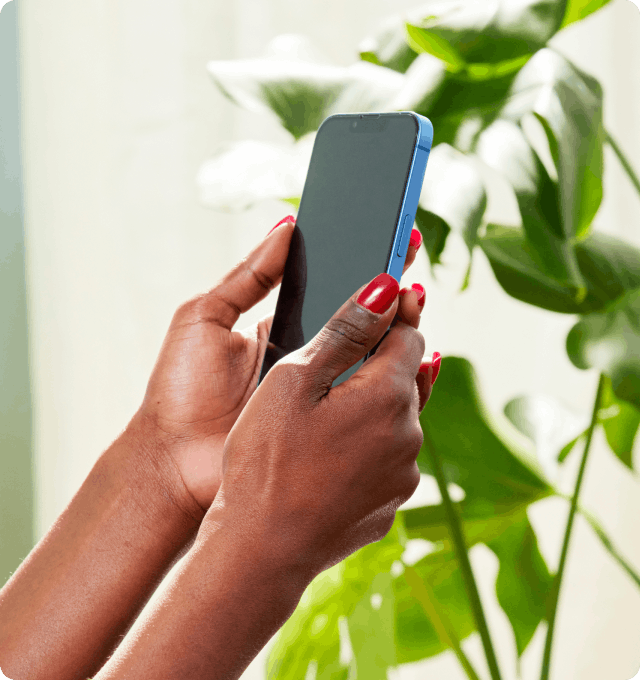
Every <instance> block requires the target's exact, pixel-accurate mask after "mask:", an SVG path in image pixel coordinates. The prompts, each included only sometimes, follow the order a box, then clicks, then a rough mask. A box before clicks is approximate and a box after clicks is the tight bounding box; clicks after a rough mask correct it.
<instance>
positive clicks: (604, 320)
mask: <svg viewBox="0 0 640 680" xmlns="http://www.w3.org/2000/svg"><path fill="white" fill-rule="evenodd" d="M567 353H568V354H569V358H570V359H571V361H572V362H573V363H574V364H575V365H576V366H577V367H578V368H582V369H587V368H592V367H595V368H597V369H598V370H599V371H600V372H602V373H606V374H607V375H608V376H609V377H610V378H611V383H612V386H613V392H614V394H615V396H616V397H617V398H618V399H621V400H624V401H627V402H629V403H631V404H633V406H635V407H636V409H640V289H635V290H631V291H629V292H627V293H625V294H624V295H622V296H621V297H620V298H618V299H617V300H615V301H613V302H612V303H610V304H609V305H608V306H607V307H606V308H605V309H603V310H602V311H600V312H593V313H592V314H588V315H587V316H585V317H583V318H582V319H581V320H580V321H578V323H577V324H576V325H575V326H574V327H573V328H572V329H571V331H569V335H568V336H567Z"/></svg>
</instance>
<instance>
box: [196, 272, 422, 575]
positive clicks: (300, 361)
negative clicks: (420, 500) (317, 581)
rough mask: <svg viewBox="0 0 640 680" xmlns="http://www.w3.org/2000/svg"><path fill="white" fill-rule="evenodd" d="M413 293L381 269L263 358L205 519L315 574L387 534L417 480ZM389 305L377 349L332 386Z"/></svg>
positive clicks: (417, 350)
mask: <svg viewBox="0 0 640 680" xmlns="http://www.w3.org/2000/svg"><path fill="white" fill-rule="evenodd" d="M420 288H421V287H420ZM419 295H420V293H419V292H418V295H413V294H411V295H404V296H398V284H397V282H396V281H395V279H393V278H392V277H391V276H389V275H388V274H381V275H380V276H378V277H376V278H375V279H374V280H373V281H372V282H370V283H369V284H367V286H364V287H363V288H362V289H360V290H359V291H358V292H356V293H355V294H354V295H353V296H352V297H351V298H350V299H349V300H348V301H347V302H346V303H345V304H344V305H343V306H342V307H341V308H340V309H339V310H338V312H337V313H336V314H335V315H334V316H333V317H332V318H331V320H330V321H329V322H328V323H327V324H326V326H325V327H324V328H323V329H322V330H321V331H320V332H319V333H318V335H317V336H316V337H315V338H314V339H313V340H312V341H311V342H309V343H308V344H307V345H305V346H304V347H302V348H301V349H299V350H297V351H295V352H292V353H291V354H289V355H288V356H287V357H285V358H284V359H281V360H280V361H279V362H278V363H277V364H276V365H275V366H274V367H273V368H272V369H271V371H270V372H269V373H268V374H267V376H266V377H265V379H264V381H263V382H262V384H261V385H260V386H259V388H258V389H257V390H256V392H255V393H254V394H253V395H252V397H251V399H250V400H249V401H248V403H247V404H246V406H245V408H244V410H243V411H242V413H241V415H240V417H239V418H238V420H237V421H236V423H235V425H234V426H233V428H232V430H231V431H230V433H229V436H228V438H227V441H226V444H225V448H224V457H223V479H222V486H221V488H220V491H219V492H218V495H217V496H216V499H215V501H214V503H213V505H212V506H211V508H210V510H209V513H208V516H209V519H210V521H211V522H212V524H216V525H217V524H218V523H219V521H220V519H221V518H222V521H223V522H224V523H226V524H227V523H228V524H229V525H230V526H231V527H232V530H233V532H234V535H235V536H237V537H238V538H240V537H243V538H245V539H247V541H248V543H247V544H248V545H252V546H255V548H256V549H259V551H260V555H261V556H265V554H266V556H267V557H269V558H270V557H272V558H273V559H274V560H277V561H278V563H279V564H284V565H287V566H289V567H297V568H301V569H302V570H303V573H304V574H306V575H308V576H309V577H311V578H313V576H315V575H316V574H318V573H320V572H321V571H323V570H324V569H327V568H328V567H330V566H332V565H334V564H336V563H338V562H340V561H341V560H342V559H344V558H345V557H347V555H349V554H351V553H352V552H355V551H356V550H358V549H359V548H361V547H362V546H364V545H366V544H367V543H371V542H373V541H378V540H380V539H381V538H383V537H384V536H385V535H386V534H387V532H388V531H389V530H390V528H391V526H392V524H393V521H394V518H395V512H396V510H397V508H398V507H399V506H400V505H401V504H402V503H403V502H404V501H406V500H407V499H408V498H409V497H410V496H411V495H412V494H413V492H414V491H415V489H416V487H417V485H418V482H419V480H420V473H419V470H418V466H417V464H416V457H417V455H418V452H419V450H420V447H421V445H422V439H423V435H422V429H421V427H420V423H419V419H418V417H419V414H420V411H421V410H422V408H423V407H424V404H425V402H426V401H427V399H428V397H429V394H430V391H431V382H432V380H431V379H430V378H431V373H432V370H431V368H430V364H425V363H424V362H422V357H423V353H424V339H423V337H422V335H421V333H420V332H419V331H418V330H417V325H418V323H417V321H418V316H419V311H420V309H421V306H420V307H419V304H418V297H419ZM422 296H424V293H422ZM421 301H422V302H423V301H424V297H422V300H421ZM399 306H400V307H401V308H400V309H399ZM397 312H398V316H397V317H396V313H397ZM394 317H396V318H395V322H394V325H393V327H392V328H391V329H390V331H389V333H388V335H387V336H386V337H385V339H384V340H383V341H382V343H381V344H380V346H379V347H378V349H377V351H376V353H375V354H374V355H373V357H372V358H370V359H369V360H367V361H366V362H365V363H364V364H363V365H362V366H361V367H360V368H359V369H358V371H357V372H356V373H355V374H353V375H352V376H351V377H350V378H349V379H348V380H346V381H344V382H343V383H341V384H339V385H337V386H336V387H332V383H333V381H334V380H335V379H336V378H337V377H338V376H339V375H341V374H342V373H343V372H344V371H345V370H347V369H348V368H349V367H351V366H353V365H354V364H355V363H356V362H357V361H359V360H360V359H362V358H363V357H364V356H365V355H366V354H367V352H369V350H371V348H372V347H374V345H376V343H377V342H378V341H379V340H380V338H381V337H382V336H383V335H384V333H385V331H386V330H387V328H388V327H389V325H390V324H391V323H392V321H394ZM421 364H422V366H421ZM419 371H420V372H419ZM433 372H435V371H433ZM207 520H208V518H207V517H205V519H204V522H203V526H202V531H201V536H206V534H207V529H206V526H207Z"/></svg>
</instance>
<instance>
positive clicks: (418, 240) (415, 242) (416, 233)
mask: <svg viewBox="0 0 640 680" xmlns="http://www.w3.org/2000/svg"><path fill="white" fill-rule="evenodd" d="M409 245H410V246H413V247H414V248H419V247H420V246H421V245H422V234H421V233H420V230H419V229H416V228H415V227H414V228H413V229H412V230H411V238H410V239H409Z"/></svg>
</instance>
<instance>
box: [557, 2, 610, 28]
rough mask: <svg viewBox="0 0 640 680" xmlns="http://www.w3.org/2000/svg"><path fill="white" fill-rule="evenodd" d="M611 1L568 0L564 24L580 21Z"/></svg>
mask: <svg viewBox="0 0 640 680" xmlns="http://www.w3.org/2000/svg"><path fill="white" fill-rule="evenodd" d="M608 3H609V0H568V2H567V9H566V11H565V15H564V19H563V21H562V26H561V27H560V28H564V27H565V26H568V25H569V24H572V23H574V22H575V21H580V19H584V18H585V17H588V16H589V15H590V14H592V13H593V12H595V11H596V10H599V9H600V8H601V7H604V6H605V5H606V4H608Z"/></svg>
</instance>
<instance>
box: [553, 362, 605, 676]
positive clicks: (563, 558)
mask: <svg viewBox="0 0 640 680" xmlns="http://www.w3.org/2000/svg"><path fill="white" fill-rule="evenodd" d="M603 386H604V374H602V373H601V374H600V379H599V380H598V389H597V390H596V398H595V401H594V403H593V413H592V415H591V423H590V425H589V429H588V430H587V440H586V442H585V445H584V452H583V454H582V461H581V463H580V470H579V471H578V477H577V478H576V485H575V489H574V491H573V496H572V497H571V507H570V509H569V517H568V518H567V527H566V529H565V532H564V541H563V543H562V552H561V553H560V564H559V565H558V573H557V574H556V577H555V579H554V582H553V588H552V590H551V595H550V598H551V600H550V607H549V627H548V628H547V639H546V640H545V644H544V654H543V656H542V670H541V672H540V680H549V669H550V665H551V646H552V644H553V632H554V629H555V622H556V613H557V611H558V600H559V598H560V585H561V583H562V576H563V574H564V568H565V565H566V562H567V553H568V552H569V539H570V538H571V530H572V529H573V520H574V518H575V516H576V511H577V509H578V497H579V495H580V487H581V486H582V479H583V477H584V471H585V468H586V467H587V458H588V456H589V450H590V449H591V439H592V437H593V432H594V430H595V428H596V425H597V424H598V411H599V410H600V400H601V399H602V390H603Z"/></svg>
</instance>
